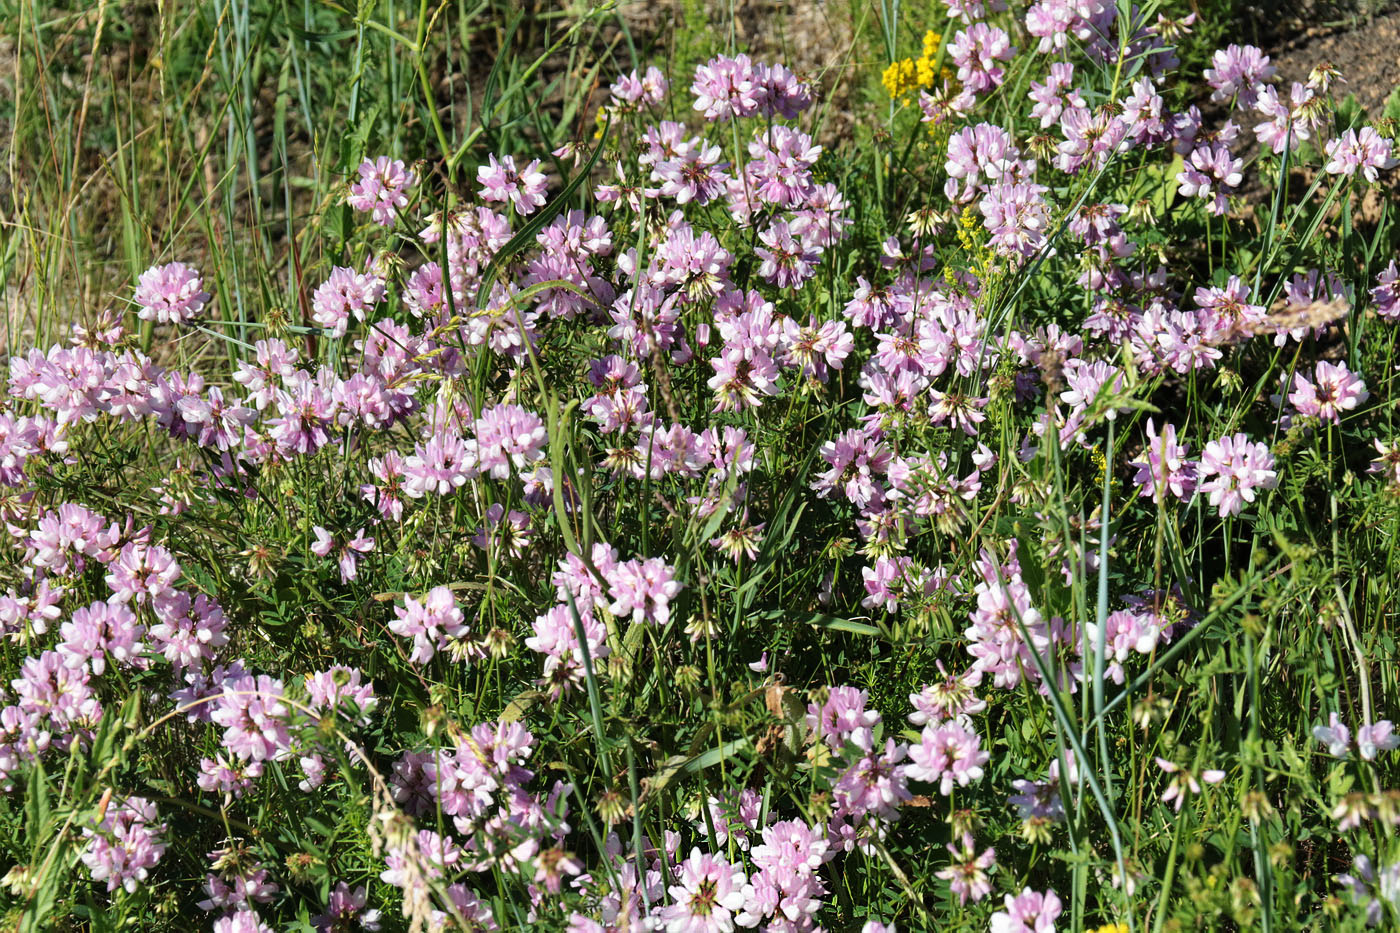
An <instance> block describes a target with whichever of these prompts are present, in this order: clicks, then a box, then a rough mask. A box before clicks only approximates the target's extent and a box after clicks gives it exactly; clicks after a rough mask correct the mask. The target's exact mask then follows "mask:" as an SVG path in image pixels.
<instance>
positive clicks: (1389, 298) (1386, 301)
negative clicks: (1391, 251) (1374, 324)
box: [1371, 259, 1400, 321]
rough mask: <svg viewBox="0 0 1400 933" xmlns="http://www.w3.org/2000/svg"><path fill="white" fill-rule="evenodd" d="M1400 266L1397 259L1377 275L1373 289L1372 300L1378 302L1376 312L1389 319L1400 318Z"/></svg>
mask: <svg viewBox="0 0 1400 933" xmlns="http://www.w3.org/2000/svg"><path fill="white" fill-rule="evenodd" d="M1398 283H1400V266H1397V265H1396V263H1395V260H1394V259H1392V260H1391V261H1390V265H1388V266H1386V267H1385V268H1384V269H1383V270H1381V273H1380V275H1378V276H1376V287H1375V288H1373V289H1371V300H1372V301H1374V302H1375V303H1376V313H1377V314H1379V315H1380V316H1381V317H1383V318H1385V319H1386V320H1387V321H1394V320H1395V319H1397V318H1400V284H1398Z"/></svg>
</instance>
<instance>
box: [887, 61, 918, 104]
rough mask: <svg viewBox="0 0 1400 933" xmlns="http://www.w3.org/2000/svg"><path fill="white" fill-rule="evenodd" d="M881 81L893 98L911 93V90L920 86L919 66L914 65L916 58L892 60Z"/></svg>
mask: <svg viewBox="0 0 1400 933" xmlns="http://www.w3.org/2000/svg"><path fill="white" fill-rule="evenodd" d="M880 83H882V84H883V85H884V86H885V90H886V91H888V92H889V95H890V99H891V100H894V99H895V98H898V97H903V96H904V95H905V94H907V93H909V91H911V90H913V89H914V88H916V87H918V68H917V67H916V66H915V65H914V60H913V59H912V58H906V59H903V60H901V61H897V62H891V63H890V66H889V67H888V68H886V69H885V74H884V76H883V77H882V78H881V79H880Z"/></svg>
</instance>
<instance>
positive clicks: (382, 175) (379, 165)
mask: <svg viewBox="0 0 1400 933" xmlns="http://www.w3.org/2000/svg"><path fill="white" fill-rule="evenodd" d="M358 171H359V175H360V177H359V180H358V181H355V182H353V183H352V184H351V185H350V194H349V196H348V197H346V199H345V203H347V204H349V205H350V206H351V207H352V208H354V209H355V210H357V211H363V212H365V213H369V214H371V215H372V216H373V218H374V222H375V223H377V224H379V226H381V227H392V226H393V225H394V218H395V217H397V216H398V213H399V211H400V210H401V209H402V208H405V207H407V206H408V189H409V188H412V187H413V186H414V185H415V184H417V183H418V177H417V175H415V174H414V172H413V170H412V169H410V168H408V167H407V166H405V165H404V164H403V163H402V162H401V161H399V160H398V159H390V158H389V157H388V156H379V157H378V158H376V159H374V160H370V159H365V160H364V161H363V162H361V163H360V167H359V169H358Z"/></svg>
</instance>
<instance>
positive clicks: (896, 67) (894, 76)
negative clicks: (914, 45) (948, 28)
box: [880, 29, 943, 100]
mask: <svg viewBox="0 0 1400 933" xmlns="http://www.w3.org/2000/svg"><path fill="white" fill-rule="evenodd" d="M942 41H943V37H942V36H941V35H940V34H938V33H937V32H934V31H933V30H932V29H930V30H929V31H928V32H926V33H924V51H923V54H922V55H920V56H919V57H918V58H905V59H901V60H900V61H897V62H891V63H890V66H889V67H888V68H886V69H885V73H884V75H883V76H882V77H881V78H880V83H881V84H883V85H884V86H885V90H886V91H888V92H889V95H890V99H891V100H894V99H896V98H902V97H906V96H908V94H909V92H910V91H913V90H915V89H917V88H921V87H928V86H929V85H931V84H933V80H934V78H936V77H938V74H939V73H938V70H937V69H936V68H935V66H934V62H935V60H936V59H937V58H938V45H939V43H940V42H942Z"/></svg>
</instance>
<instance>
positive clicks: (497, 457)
mask: <svg viewBox="0 0 1400 933" xmlns="http://www.w3.org/2000/svg"><path fill="white" fill-rule="evenodd" d="M475 427H476V454H477V465H478V467H479V468H480V470H481V472H483V473H489V474H491V475H492V476H494V477H496V478H497V479H508V478H509V477H510V471H511V467H512V466H514V467H515V469H516V470H517V471H519V470H524V469H526V468H527V467H529V466H530V465H531V464H533V463H536V462H538V461H540V460H543V459H544V448H545V444H546V443H548V440H549V438H548V434H547V432H546V431H545V425H544V422H543V421H542V420H541V419H540V416H539V415H537V414H535V413H534V412H532V411H526V410H525V409H524V408H521V407H520V406H519V405H497V406H495V407H493V408H488V409H486V410H485V411H483V412H482V413H481V417H480V418H478V419H476V426H475Z"/></svg>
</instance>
